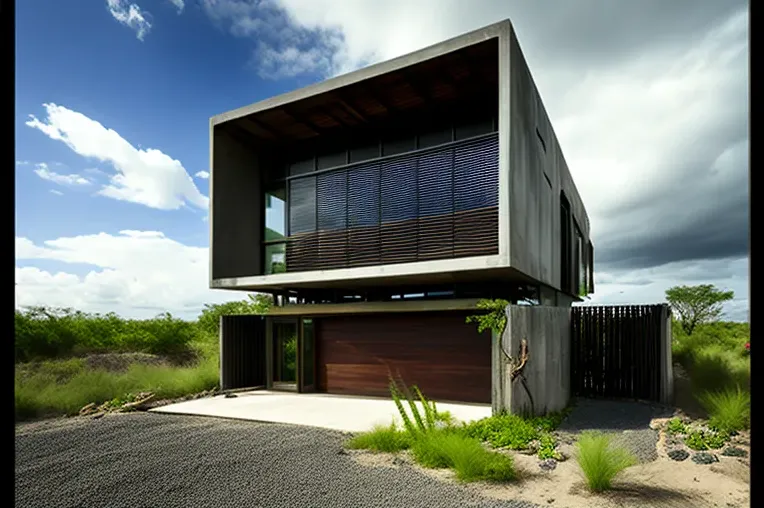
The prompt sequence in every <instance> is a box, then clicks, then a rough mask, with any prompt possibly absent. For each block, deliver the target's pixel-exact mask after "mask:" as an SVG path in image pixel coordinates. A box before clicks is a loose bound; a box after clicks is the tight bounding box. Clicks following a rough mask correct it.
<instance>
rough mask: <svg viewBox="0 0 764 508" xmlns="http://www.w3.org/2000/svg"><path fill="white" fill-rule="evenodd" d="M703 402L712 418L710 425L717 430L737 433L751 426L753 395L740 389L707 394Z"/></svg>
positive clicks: (703, 397)
mask: <svg viewBox="0 0 764 508" xmlns="http://www.w3.org/2000/svg"><path fill="white" fill-rule="evenodd" d="M701 402H702V403H703V405H704V406H705V408H706V411H708V414H709V416H710V420H709V425H710V426H711V427H712V428H714V429H716V430H720V431H726V432H736V431H738V430H743V429H747V428H748V427H749V426H750V420H751V394H750V393H748V392H745V391H743V390H742V389H741V388H740V387H738V388H737V389H735V390H724V391H721V392H715V393H706V394H705V395H703V396H702V397H701Z"/></svg>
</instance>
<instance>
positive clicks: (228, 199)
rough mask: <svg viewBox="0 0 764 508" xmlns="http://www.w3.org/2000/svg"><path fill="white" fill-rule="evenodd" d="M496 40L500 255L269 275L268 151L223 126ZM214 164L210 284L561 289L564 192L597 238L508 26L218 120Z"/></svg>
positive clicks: (580, 222) (584, 228)
mask: <svg viewBox="0 0 764 508" xmlns="http://www.w3.org/2000/svg"><path fill="white" fill-rule="evenodd" d="M493 39H495V40H496V41H497V44H498V48H499V49H498V55H499V61H498V62H497V66H498V75H499V85H498V104H499V106H498V112H497V119H498V122H497V123H498V135H499V177H498V195H499V225H498V227H499V232H498V233H499V234H498V238H499V253H498V255H491V256H476V257H467V258H455V259H447V260H436V261H420V262H413V263H399V264H389V265H381V266H368V267H357V268H341V269H332V270H314V271H306V272H287V273H277V274H270V275H263V269H262V263H263V251H262V243H261V242H262V237H263V236H262V235H263V230H264V223H263V211H262V209H263V197H262V196H263V192H262V190H263V189H262V188H261V183H260V182H261V175H260V173H261V172H263V171H267V167H268V164H269V163H268V162H267V161H268V155H267V148H265V147H263V145H262V144H261V145H258V144H257V143H255V142H252V143H249V142H248V141H247V140H246V139H242V138H237V137H236V136H232V135H231V134H229V133H227V132H224V131H223V129H221V128H220V127H221V126H224V125H227V124H228V123H230V122H234V121H238V120H239V119H243V118H245V117H247V116H248V115H253V114H256V113H260V112H264V111H269V110H272V109H275V108H279V107H284V106H289V105H290V104H294V103H296V102H298V101H301V100H307V99H310V98H315V97H317V96H319V95H321V94H330V93H332V92H333V91H336V90H339V89H342V88H343V87H347V86H349V85H352V84H355V83H359V82H364V81H366V80H371V79H374V78H376V77H379V76H382V75H384V74H386V73H390V72H393V71H396V70H400V69H405V68H406V67H409V66H412V65H415V64H417V63H420V62H423V61H426V60H430V59H437V58H440V57H443V56H444V55H448V54H450V53H451V52H454V51H457V50H460V49H464V48H468V47H470V46H472V45H475V44H479V43H481V42H484V41H487V40H493ZM210 167H211V176H210V287H212V288H226V289H240V290H248V291H264V292H270V291H283V290H289V289H290V288H293V287H294V288H296V287H314V288H317V287H324V286H325V287H329V286H330V285H332V284H335V285H336V284H340V283H346V282H347V281H352V282H353V283H354V284H356V283H357V284H358V285H361V284H364V285H382V284H387V285H391V284H400V285H403V284H406V283H409V282H410V281H412V280H414V279H417V280H421V281H426V282H427V283H433V282H434V281H450V280H454V279H456V278H457V277H462V278H463V279H469V278H479V277H482V278H483V279H486V280H494V279H495V280H501V279H504V280H517V279H524V280H526V281H536V282H538V283H541V284H544V285H546V286H548V287H549V288H550V289H552V290H555V291H557V292H559V290H560V289H561V269H560V264H561V260H560V249H561V246H560V213H559V207H560V192H561V191H562V192H564V193H565V195H566V197H567V199H568V200H569V202H570V207H571V214H572V215H573V217H574V218H575V220H576V223H577V224H578V226H579V227H580V229H581V232H582V234H583V236H584V241H586V242H588V240H589V220H588V217H587V215H586V211H585V209H584V206H583V204H582V202H581V199H580V196H579V194H578V191H577V190H576V187H575V184H574V183H573V180H572V177H571V175H570V172H569V170H568V168H567V166H566V164H565V160H564V158H563V156H562V152H561V149H560V147H559V145H558V143H557V139H556V136H555V134H554V131H553V129H552V126H551V125H550V123H549V119H548V117H547V115H546V112H545V109H544V106H543V104H542V103H541V99H540V97H539V94H538V92H537V90H536V87H535V84H534V83H533V79H532V77H531V75H530V72H529V70H528V68H527V65H526V63H525V60H524V57H523V55H522V51H521V49H520V46H519V44H518V42H517V38H516V36H515V32H514V29H513V28H512V25H511V23H510V22H509V21H508V20H506V21H502V22H500V23H496V24H494V25H490V26H488V27H485V28H483V29H480V30H476V31H474V32H471V33H468V34H465V35H462V36H459V37H456V38H454V39H451V40H448V41H445V42H442V43H440V44H436V45H434V46H430V47H428V48H425V49H422V50H420V51H417V52H414V53H411V54H409V55H405V56H402V57H399V58H396V59H394V60H390V61H387V62H382V63H380V64H376V65H372V66H370V67H367V68H364V69H360V70H358V71H355V72H352V73H349V74H346V75H344V76H339V77H336V78H333V79H330V80H327V81H324V82H321V83H317V84H315V85H311V86H308V87H305V88H303V89H300V90H296V91H293V92H289V93H286V94H283V95H280V96H278V97H273V98H270V99H266V100H264V101H261V102H258V103H256V104H253V105H250V106H246V107H244V108H240V109H237V110H234V111H231V112H228V113H224V114H222V115H218V116H216V117H213V118H212V119H211V121H210ZM555 301H558V298H557V297H555ZM571 301H572V299H571ZM560 303H561V302H559V301H558V302H557V303H556V304H560ZM562 304H563V305H564V304H565V303H562Z"/></svg>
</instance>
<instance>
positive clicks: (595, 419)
mask: <svg viewBox="0 0 764 508" xmlns="http://www.w3.org/2000/svg"><path fill="white" fill-rule="evenodd" d="M672 415H673V410H672V409H671V408H668V407H666V406H661V405H658V404H650V403H646V402H637V401H623V400H604V399H583V398H582V399H578V400H576V401H575V404H574V405H573V409H572V411H571V412H570V414H569V415H568V416H567V418H565V420H564V421H563V422H562V424H561V425H560V427H559V428H558V429H557V433H558V435H560V437H561V438H563V440H566V441H568V442H573V440H574V439H575V438H576V437H577V436H578V435H579V434H580V433H581V432H582V431H585V430H599V431H602V432H606V433H612V434H615V437H614V439H613V442H614V443H613V444H615V445H617V446H623V447H624V448H627V449H629V450H631V451H632V452H633V453H634V455H636V457H637V459H639V461H640V462H649V461H652V460H655V459H656V458H657V457H658V454H657V451H656V447H655V445H656V444H657V443H658V431H656V430H652V429H651V428H650V421H651V420H652V419H653V418H668V417H670V416H672Z"/></svg>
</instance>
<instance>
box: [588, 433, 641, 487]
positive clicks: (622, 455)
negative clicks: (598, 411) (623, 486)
mask: <svg viewBox="0 0 764 508" xmlns="http://www.w3.org/2000/svg"><path fill="white" fill-rule="evenodd" d="M576 449H577V454H576V460H577V461H578V465H579V467H580V468H581V471H582V472H583V473H584V477H585V479H586V484H587V485H588V487H589V488H590V489H591V490H592V491H594V492H602V491H603V490H608V489H610V488H611V487H612V482H613V479H614V478H615V476H616V475H618V474H619V473H620V472H621V471H623V470H624V469H626V468H627V467H630V466H632V465H634V464H636V463H637V460H636V458H635V457H634V455H633V454H631V452H629V451H627V450H625V449H624V448H618V447H613V446H612V441H611V436H608V435H607V434H603V433H600V432H585V433H583V434H582V435H581V437H580V438H579V439H578V441H577V442H576Z"/></svg>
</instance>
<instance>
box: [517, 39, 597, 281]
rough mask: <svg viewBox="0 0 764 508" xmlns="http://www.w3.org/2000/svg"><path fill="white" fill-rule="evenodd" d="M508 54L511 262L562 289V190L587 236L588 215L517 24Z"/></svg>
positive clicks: (519, 268)
mask: <svg viewBox="0 0 764 508" xmlns="http://www.w3.org/2000/svg"><path fill="white" fill-rule="evenodd" d="M509 55H510V65H509V68H510V72H509V74H510V122H509V133H508V135H509V245H510V249H509V258H510V265H511V266H512V267H513V268H516V269H518V270H519V271H521V272H523V273H525V274H526V275H529V276H531V277H533V278H535V279H536V280H539V281H541V282H543V283H545V284H547V285H549V286H551V287H553V288H555V289H560V282H561V277H562V275H561V273H560V191H561V190H562V191H564V192H565V195H566V196H567V198H568V200H569V201H570V206H571V213H572V214H573V216H574V217H575V218H576V222H577V223H578V225H579V227H580V228H581V232H582V234H583V235H584V238H585V240H586V241H588V240H589V219H588V217H587V215H586V210H585V208H584V205H583V202H582V201H581V197H580V196H579V194H578V190H577V189H576V186H575V184H574V183H573V178H572V177H571V175H570V171H569V170H568V166H567V164H566V163H565V158H564V157H563V155H562V150H561V149H560V146H559V144H558V142H557V137H556V136H555V133H554V129H553V128H552V125H551V123H550V121H549V117H548V116H547V114H546V110H545V108H544V104H543V103H542V101H541V97H540V95H539V93H538V90H537V89H536V85H535V83H534V82H533V77H532V76H531V73H530V71H529V69H528V66H527V64H526V62H525V57H524V56H523V54H522V51H521V49H520V45H519V44H518V42H517V37H516V36H515V32H514V29H513V30H511V32H510V50H509ZM537 131H538V132H537ZM502 135H503V136H506V135H507V133H506V132H504V133H502ZM542 140H543V141H542Z"/></svg>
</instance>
